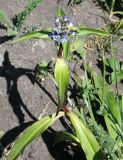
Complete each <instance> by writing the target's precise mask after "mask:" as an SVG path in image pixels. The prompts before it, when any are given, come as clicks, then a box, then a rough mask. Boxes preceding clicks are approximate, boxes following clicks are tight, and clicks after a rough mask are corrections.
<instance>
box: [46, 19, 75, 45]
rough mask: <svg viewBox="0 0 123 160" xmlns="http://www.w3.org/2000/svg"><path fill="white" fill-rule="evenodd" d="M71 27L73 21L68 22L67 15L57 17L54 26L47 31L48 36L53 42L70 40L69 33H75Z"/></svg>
mask: <svg viewBox="0 0 123 160" xmlns="http://www.w3.org/2000/svg"><path fill="white" fill-rule="evenodd" d="M72 27H74V23H73V22H70V20H69V18H68V17H66V16H64V17H57V18H56V19H55V27H54V29H53V31H52V32H50V33H49V37H50V38H51V39H52V40H53V41H55V42H62V43H64V42H67V41H69V40H70V36H71V35H75V34H76V31H74V30H72Z"/></svg>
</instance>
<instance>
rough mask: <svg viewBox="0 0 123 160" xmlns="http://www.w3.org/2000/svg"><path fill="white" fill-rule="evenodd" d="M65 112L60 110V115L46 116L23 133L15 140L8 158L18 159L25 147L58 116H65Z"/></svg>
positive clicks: (9, 159)
mask: <svg viewBox="0 0 123 160" xmlns="http://www.w3.org/2000/svg"><path fill="white" fill-rule="evenodd" d="M63 115H64V113H63V112H60V113H59V114H58V116H55V114H52V115H50V116H47V117H44V118H42V119H41V120H39V121H37V122H35V123H34V124H33V125H31V126H30V127H29V128H27V130H26V131H25V132H24V133H23V134H22V136H21V137H20V138H19V139H18V140H17V141H16V142H15V144H14V146H13V148H12V149H11V151H10V153H9V154H8V156H7V160H16V159H17V157H18V156H19V155H20V153H21V152H22V151H23V150H24V148H25V147H26V146H27V145H28V144H29V143H31V142H32V141H33V140H34V139H35V138H37V137H38V136H39V135H40V134H42V133H43V132H44V131H45V130H46V129H47V128H48V127H49V126H50V125H51V124H52V123H54V122H55V121H56V120H57V119H58V118H60V117H61V116H63Z"/></svg>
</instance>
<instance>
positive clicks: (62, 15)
mask: <svg viewBox="0 0 123 160" xmlns="http://www.w3.org/2000/svg"><path fill="white" fill-rule="evenodd" d="M56 16H57V17H64V16H65V13H64V11H63V9H62V8H61V7H58V8H57V11H56Z"/></svg>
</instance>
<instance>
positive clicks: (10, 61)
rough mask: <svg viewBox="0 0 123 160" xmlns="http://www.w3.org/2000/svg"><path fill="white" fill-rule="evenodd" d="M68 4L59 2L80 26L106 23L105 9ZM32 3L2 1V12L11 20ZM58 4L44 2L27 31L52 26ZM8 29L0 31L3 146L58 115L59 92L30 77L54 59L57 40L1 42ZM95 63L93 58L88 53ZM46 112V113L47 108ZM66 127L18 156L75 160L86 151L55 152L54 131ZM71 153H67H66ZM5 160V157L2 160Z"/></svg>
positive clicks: (89, 4) (56, 126)
mask: <svg viewBox="0 0 123 160" xmlns="http://www.w3.org/2000/svg"><path fill="white" fill-rule="evenodd" d="M66 2H67V0H61V2H60V3H61V6H63V8H64V11H65V12H66V15H67V16H69V17H70V19H71V20H73V21H75V22H76V24H78V25H80V24H81V25H84V26H89V27H91V28H99V27H101V26H102V25H103V24H104V21H103V19H102V18H101V16H103V11H102V10H101V9H100V8H99V6H96V5H95V3H93V2H92V0H85V1H83V2H82V3H81V4H80V5H74V6H67V3H66ZM27 3H28V0H19V1H18V0H11V1H10V0H0V10H2V11H4V12H5V13H7V14H8V15H9V17H11V18H13V17H14V16H15V15H16V14H17V13H18V12H19V11H21V10H22V9H23V8H24V6H25V5H26V4H27ZM56 8H57V0H45V1H43V3H42V4H41V5H39V6H38V7H37V8H36V9H35V10H34V11H33V12H32V13H31V14H30V16H29V18H28V19H27V21H26V22H25V24H24V27H27V26H31V25H34V24H39V23H41V26H42V28H47V27H50V26H51V27H52V26H53V25H54V17H55V11H56ZM4 34H5V32H4V30H2V29H1V30H0V37H1V40H0V42H1V44H0V130H2V131H4V132H5V135H4V137H3V138H2V145H3V147H7V148H8V149H9V148H10V147H11V145H10V144H12V143H13V142H14V140H15V139H16V138H17V137H18V136H19V135H20V134H21V132H22V131H23V130H24V129H25V128H27V126H29V125H30V124H31V123H32V122H33V121H35V120H36V119H37V118H38V117H39V116H40V115H41V114H45V115H48V114H50V113H53V112H55V111H56V104H57V95H56V88H55V86H54V84H53V83H52V82H51V81H50V80H48V79H47V80H46V81H44V82H41V83H40V84H37V83H36V82H35V81H34V76H33V74H32V71H33V69H34V68H35V66H36V64H38V63H39V62H40V61H41V60H43V59H45V60H47V61H49V60H51V59H52V58H53V57H55V56H56V54H55V47H54V43H53V42H49V41H43V40H29V41H25V42H22V43H19V44H16V45H13V46H12V45H10V41H5V42H4V43H2V40H3V39H2V37H3V36H4ZM89 59H90V60H92V62H93V63H94V64H95V63H96V60H95V55H89ZM45 108H47V109H46V111H45V112H44V109H45ZM64 129H65V128H64V126H63V123H61V122H60V121H57V122H56V123H55V124H53V125H52V128H49V130H47V131H46V132H45V133H44V134H43V136H42V137H39V138H37V139H36V140H35V141H33V142H32V143H31V144H30V145H28V147H27V148H26V149H25V150H24V152H23V153H22V156H20V157H19V159H21V160H53V159H55V160H63V159H65V160H67V159H68V160H69V159H71V160H72V159H76V158H75V157H77V155H80V156H81V158H78V159H83V157H82V153H79V152H77V153H76V152H74V151H73V152H72V153H71V151H70V150H67V149H65V148H66V144H62V143H61V144H60V145H59V146H57V147H55V148H53V147H52V143H53V135H54V133H55V131H58V130H64ZM66 150H67V152H66ZM3 159H4V155H3V153H2V155H1V160H3Z"/></svg>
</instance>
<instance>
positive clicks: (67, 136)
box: [54, 131, 79, 146]
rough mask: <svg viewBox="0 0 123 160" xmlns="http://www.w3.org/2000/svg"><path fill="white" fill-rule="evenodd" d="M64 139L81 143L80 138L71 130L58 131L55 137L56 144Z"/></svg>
mask: <svg viewBox="0 0 123 160" xmlns="http://www.w3.org/2000/svg"><path fill="white" fill-rule="evenodd" d="M63 141H76V142H78V143H79V139H78V138H77V137H76V136H74V135H73V134H71V133H69V132H66V131H59V132H56V135H55V139H54V146H55V145H56V144H57V143H60V142H63Z"/></svg>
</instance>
